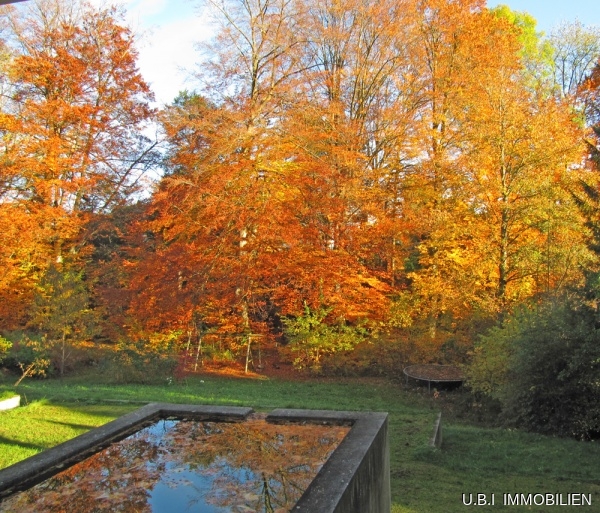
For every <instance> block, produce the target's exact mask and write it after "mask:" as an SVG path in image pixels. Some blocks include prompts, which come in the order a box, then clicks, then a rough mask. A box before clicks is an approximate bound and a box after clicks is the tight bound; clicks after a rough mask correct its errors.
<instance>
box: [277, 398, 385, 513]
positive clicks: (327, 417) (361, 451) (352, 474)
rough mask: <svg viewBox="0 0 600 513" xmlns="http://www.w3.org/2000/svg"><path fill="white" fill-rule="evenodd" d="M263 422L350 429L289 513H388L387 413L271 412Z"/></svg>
mask: <svg viewBox="0 0 600 513" xmlns="http://www.w3.org/2000/svg"><path fill="white" fill-rule="evenodd" d="M267 420H268V421H270V422H296V423H324V424H350V425H352V428H351V430H350V432H349V433H348V434H347V435H346V437H345V438H344V439H343V440H342V441H341V443H340V445H339V446H338V447H337V449H336V450H335V451H334V452H333V454H332V455H331V456H330V457H329V459H328V460H327V462H326V463H325V465H323V467H322V468H321V470H320V471H319V473H318V474H317V477H315V479H314V480H313V482H312V483H311V484H310V485H309V487H308V488H307V489H306V491H305V492H304V494H303V495H302V497H300V499H299V500H298V502H297V503H296V506H294V508H293V509H292V510H291V511H292V512H293V513H389V512H390V509H391V491H390V459H389V458H390V451H389V442H388V415H387V413H363V412H347V411H323V410H274V411H273V412H272V413H271V414H270V415H269V416H268V417H267Z"/></svg>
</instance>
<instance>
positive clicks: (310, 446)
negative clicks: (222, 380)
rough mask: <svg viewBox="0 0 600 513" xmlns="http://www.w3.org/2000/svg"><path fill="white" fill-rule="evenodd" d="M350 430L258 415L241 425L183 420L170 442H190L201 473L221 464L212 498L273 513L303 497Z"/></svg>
mask: <svg viewBox="0 0 600 513" xmlns="http://www.w3.org/2000/svg"><path fill="white" fill-rule="evenodd" d="M347 432H348V428H347V427H342V426H319V425H312V424H311V425H275V424H269V423H267V422H265V421H264V419H262V418H261V417H260V416H259V415H254V416H252V418H250V419H248V420H247V421H246V422H244V423H241V424H223V423H180V424H179V425H178V426H177V427H176V429H175V430H174V433H173V435H172V436H171V437H170V441H171V443H173V444H174V445H175V446H182V445H185V444H188V445H189V447H188V450H186V451H185V453H184V454H185V456H184V457H185V462H186V463H187V464H188V465H189V466H190V468H199V469H201V470H199V472H200V473H202V474H204V473H208V472H212V471H213V470H214V468H220V469H222V473H221V474H220V476H219V477H218V478H217V479H216V480H215V486H213V488H212V489H211V492H210V493H209V496H208V497H206V498H205V500H206V501H207V502H210V503H211V504H214V505H217V506H220V507H223V508H226V507H233V506H235V505H244V506H246V507H251V508H252V509H251V510H248V511H261V512H265V513H269V512H273V511H280V510H282V508H284V510H285V511H288V510H289V508H290V507H291V506H293V505H294V504H295V503H296V502H297V501H298V499H299V498H300V496H301V495H302V493H303V492H304V490H306V488H307V487H308V485H309V483H310V482H311V481H312V480H313V479H314V477H315V476H316V474H317V472H318V471H319V469H320V468H321V466H322V465H323V463H324V462H325V461H326V460H327V458H328V457H329V455H330V454H331V452H332V451H333V450H334V449H335V447H337V444H338V443H339V442H340V441H341V439H342V438H343V437H344V436H345V435H346V433H347ZM187 440H195V442H196V443H193V444H189V443H188V442H186V441H187ZM207 461H210V462H211V465H210V466H206V462H207ZM202 467H205V468H202ZM228 468H229V469H241V470H244V471H245V472H247V474H248V476H250V477H249V478H246V477H248V476H245V475H243V474H241V473H240V472H233V473H231V472H229V473H228V472H227V469H228ZM285 508H287V509H285ZM242 511H243V510H242Z"/></svg>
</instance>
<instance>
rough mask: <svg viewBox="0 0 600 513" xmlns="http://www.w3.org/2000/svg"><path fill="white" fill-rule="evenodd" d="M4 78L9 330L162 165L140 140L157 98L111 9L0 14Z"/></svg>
mask: <svg viewBox="0 0 600 513" xmlns="http://www.w3.org/2000/svg"><path fill="white" fill-rule="evenodd" d="M2 16H3V21H4V23H5V24H6V26H7V36H6V37H7V48H8V51H9V52H10V60H9V62H8V64H7V68H6V69H7V71H6V72H7V80H6V83H5V85H4V87H5V95H4V99H5V100H4V104H3V110H2V115H1V129H2V142H1V144H2V155H3V158H2V162H1V168H0V176H1V177H2V179H1V181H0V183H1V184H2V185H1V189H0V202H1V203H0V219H1V221H2V226H3V229H2V238H3V240H2V246H3V248H12V249H6V250H4V249H3V250H2V251H3V255H2V257H3V266H4V268H5V270H6V273H5V274H4V276H3V279H2V281H3V283H2V290H1V292H0V295H1V297H2V299H1V302H2V303H3V307H2V314H1V317H2V319H3V321H2V322H3V325H4V327H9V325H10V324H13V325H14V324H18V323H19V322H20V321H19V319H22V317H20V318H19V317H17V318H15V317H12V318H13V322H12V323H10V322H8V319H9V317H8V315H7V311H6V309H7V308H10V309H11V310H12V309H13V308H15V309H16V311H17V312H20V313H21V314H23V313H24V305H27V304H28V302H29V301H30V300H31V293H32V290H33V285H34V284H35V283H36V282H38V281H39V279H40V278H41V276H42V275H43V274H44V273H45V270H46V269H48V266H49V264H50V263H52V262H54V263H58V264H60V263H61V262H65V264H67V263H69V262H70V263H72V264H73V265H75V268H77V267H78V266H79V267H80V266H81V263H77V262H78V261H80V260H81V258H82V257H83V256H84V255H85V253H86V251H85V247H86V244H87V243H86V239H85V230H84V227H85V224H86V222H87V221H88V219H90V217H91V216H93V215H95V214H98V213H101V212H110V211H111V209H112V208H114V206H116V205H120V204H123V203H126V202H127V201H130V200H131V198H132V197H134V195H135V194H136V193H138V192H139V191H140V190H141V187H142V186H143V176H144V172H145V171H146V170H147V169H148V168H149V167H150V166H151V165H153V163H154V162H155V155H154V153H153V149H154V147H155V145H156V142H152V141H149V140H148V139H147V138H146V137H145V136H142V135H141V130H142V128H143V126H144V124H145V123H146V122H147V121H148V120H149V119H150V118H151V115H152V110H151V108H150V106H149V102H150V100H151V99H152V95H151V93H150V91H149V89H148V86H147V85H146V84H145V82H144V81H143V79H142V77H141V75H140V74H139V72H138V70H137V68H136V58H137V51H136V49H135V44H134V43H135V42H134V37H133V34H132V33H131V31H130V30H129V29H128V28H127V27H126V26H125V25H124V23H123V13H122V12H121V11H119V10H117V9H116V8H99V9H97V8H95V7H92V6H91V5H90V4H88V3H86V2H78V1H74V2H68V1H65V0H38V1H32V2H29V3H28V4H27V5H26V6H24V8H23V9H19V10H15V9H13V8H3V11H2Z"/></svg>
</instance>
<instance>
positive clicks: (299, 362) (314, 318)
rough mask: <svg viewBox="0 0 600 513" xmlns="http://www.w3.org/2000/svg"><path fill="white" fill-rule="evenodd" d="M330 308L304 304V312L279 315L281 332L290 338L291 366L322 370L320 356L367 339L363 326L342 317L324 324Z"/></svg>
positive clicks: (348, 348) (321, 358)
mask: <svg viewBox="0 0 600 513" xmlns="http://www.w3.org/2000/svg"><path fill="white" fill-rule="evenodd" d="M330 313H331V309H329V308H324V307H321V308H318V309H316V310H311V309H310V308H309V307H308V306H307V305H305V306H304V315H301V316H299V317H295V318H284V319H282V321H283V324H284V334H285V336H286V338H287V340H289V341H290V344H289V347H290V349H291V351H292V352H293V353H294V354H295V358H294V362H293V363H294V366H295V367H296V368H299V369H303V368H308V369H310V370H311V371H313V372H315V373H320V372H321V371H322V364H323V361H322V360H323V357H325V356H328V355H332V354H334V353H338V352H340V351H349V350H352V349H354V348H355V346H356V345H357V344H359V343H360V342H363V341H365V340H366V339H367V336H368V331H367V330H366V329H365V327H364V326H361V325H359V326H349V325H347V324H346V323H345V322H344V321H343V320H338V322H337V323H335V324H332V325H330V324H327V323H326V322H325V319H326V318H327V316H328V315H329V314H330Z"/></svg>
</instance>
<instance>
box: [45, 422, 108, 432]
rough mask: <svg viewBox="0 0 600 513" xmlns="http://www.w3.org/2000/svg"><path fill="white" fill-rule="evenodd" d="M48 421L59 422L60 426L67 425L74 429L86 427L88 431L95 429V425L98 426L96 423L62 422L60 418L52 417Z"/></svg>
mask: <svg viewBox="0 0 600 513" xmlns="http://www.w3.org/2000/svg"><path fill="white" fill-rule="evenodd" d="M46 422H49V423H50V424H58V425H59V426H67V427H70V428H73V429H84V430H86V431H89V430H90V429H94V428H95V427H97V426H96V425H94V424H75V423H72V422H61V421H60V420H52V419H47V420H46Z"/></svg>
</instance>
